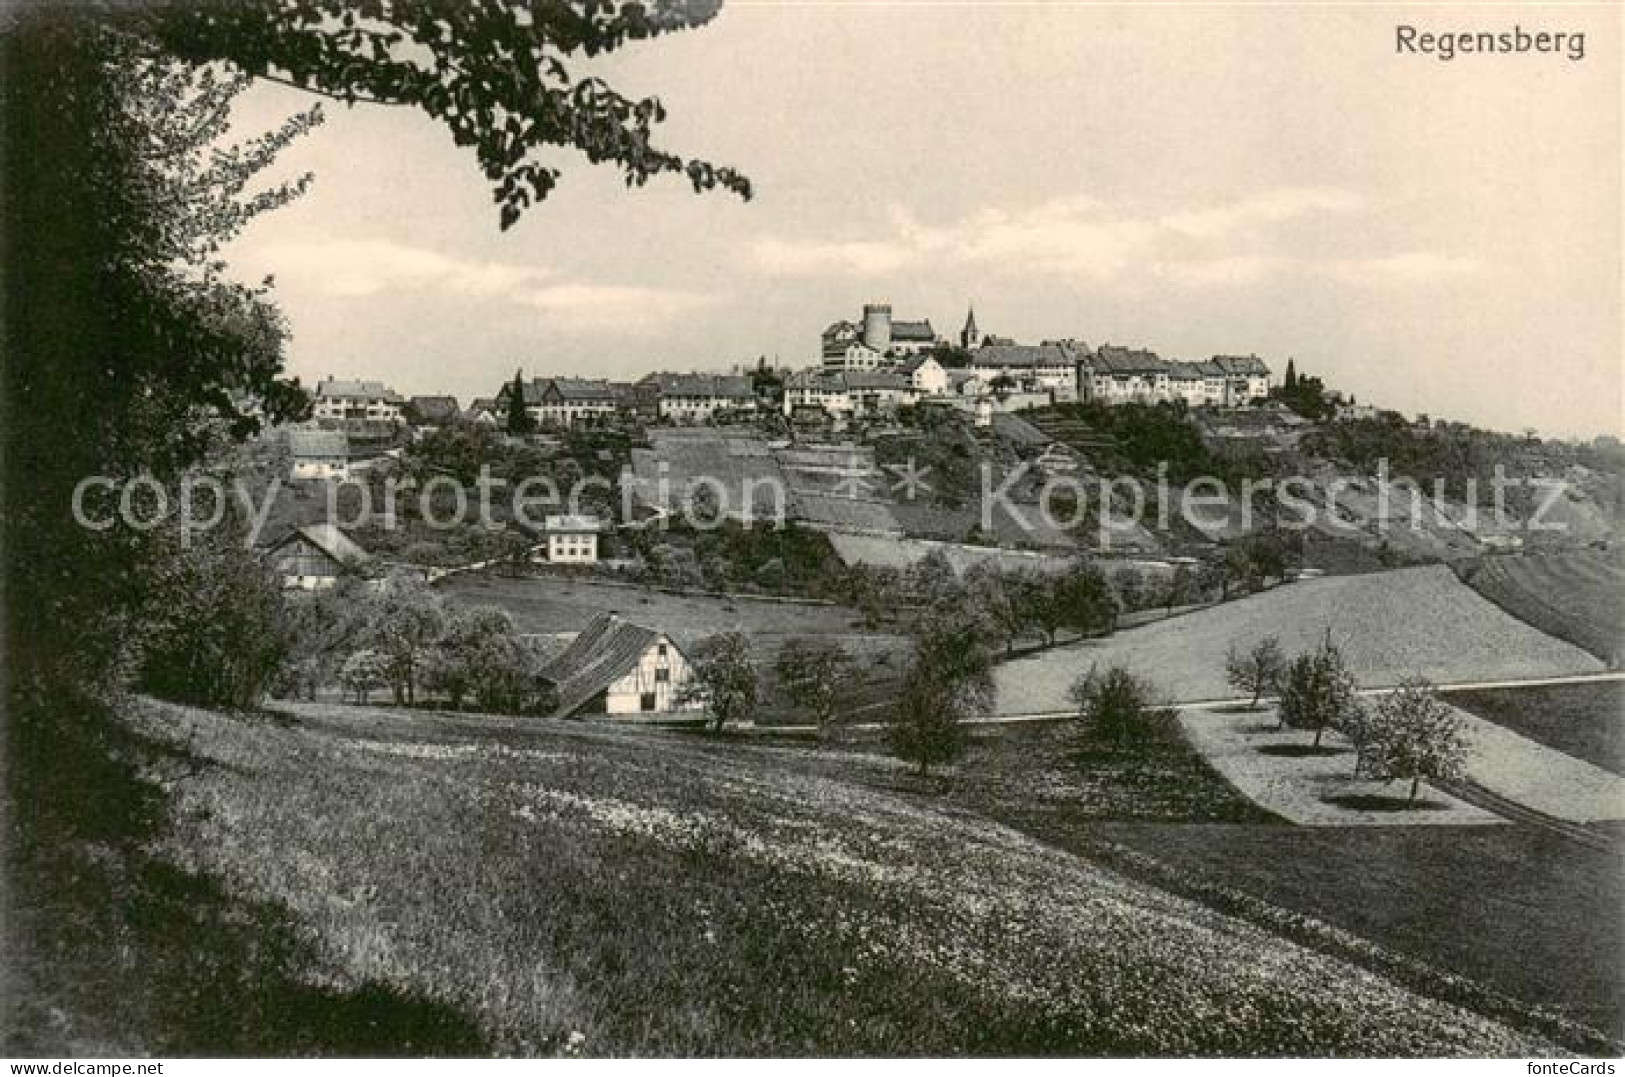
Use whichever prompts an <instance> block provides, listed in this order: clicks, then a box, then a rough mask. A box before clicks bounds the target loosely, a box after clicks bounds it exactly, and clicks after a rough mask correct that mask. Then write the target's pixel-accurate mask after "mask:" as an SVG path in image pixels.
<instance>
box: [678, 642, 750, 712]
mask: <svg viewBox="0 0 1625 1077" xmlns="http://www.w3.org/2000/svg"><path fill="white" fill-rule="evenodd" d="M760 694H761V686H760V684H759V683H758V680H757V677H756V665H755V663H754V662H752V661H751V654H750V640H749V639H748V638H747V637H746V636H745V634H744V633H743V632H737V631H736V632H723V633H721V634H719V635H715V636H712V637H711V638H710V639H707V640H705V641H704V642H702V643H701V644H700V646H699V647H698V648H697V649H696V652H695V655H694V660H693V662H692V663H691V668H690V671H689V681H688V683H687V684H685V685H684V686H683V687H682V689H681V690H680V691H679V692H678V699H679V700H680V701H681V702H683V703H703V704H705V708H706V710H708V711H710V712H711V720H712V722H713V723H715V724H714V725H713V726H712V728H713V729H714V730H716V731H717V732H721V731H722V729H723V727H724V726H726V725H727V724H728V723H729V722H740V721H743V720H744V719H746V718H749V717H750V716H751V715H752V714H753V713H754V712H755V710H756V705H757V702H758V701H759V699H760Z"/></svg>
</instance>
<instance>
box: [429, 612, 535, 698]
mask: <svg viewBox="0 0 1625 1077" xmlns="http://www.w3.org/2000/svg"><path fill="white" fill-rule="evenodd" d="M513 635H514V626H513V618H511V617H509V616H508V615H507V613H505V612H504V611H502V610H499V609H496V608H494V607H490V606H477V607H474V608H472V609H460V610H453V611H451V612H450V613H448V614H446V616H445V619H444V622H443V624H442V627H441V631H440V635H439V638H438V639H436V640H435V643H434V649H433V650H432V652H431V653H430V654H429V656H428V658H427V660H426V661H425V664H424V669H423V684H424V687H426V688H428V689H430V690H431V691H435V692H439V693H441V694H443V695H445V696H446V698H447V699H449V700H450V701H451V705H452V707H454V708H460V707H462V705H463V701H464V700H465V699H467V698H468V697H469V696H470V695H472V694H475V693H477V692H478V690H479V689H480V687H481V686H482V685H484V684H485V683H487V682H488V681H491V680H501V679H504V675H505V674H506V673H507V672H509V671H508V670H506V669H503V668H502V667H503V663H502V662H501V661H500V659H501V657H502V655H501V653H500V651H501V648H499V647H495V646H493V641H494V640H502V639H508V638H511V637H512V636H513ZM493 659H497V661H495V662H493V661H492V660H493ZM493 667H495V668H493Z"/></svg>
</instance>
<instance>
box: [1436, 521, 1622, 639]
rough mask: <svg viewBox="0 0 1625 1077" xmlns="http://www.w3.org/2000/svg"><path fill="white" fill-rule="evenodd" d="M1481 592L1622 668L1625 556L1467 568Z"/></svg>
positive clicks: (1522, 560)
mask: <svg viewBox="0 0 1625 1077" xmlns="http://www.w3.org/2000/svg"><path fill="white" fill-rule="evenodd" d="M1460 571H1461V574H1462V578H1463V579H1464V580H1466V582H1467V583H1468V584H1469V585H1470V586H1471V587H1472V588H1473V589H1474V590H1475V591H1477V592H1478V593H1479V594H1481V595H1483V596H1484V597H1485V598H1487V599H1489V600H1490V601H1491V602H1494V603H1495V604H1496V605H1497V606H1500V607H1501V608H1502V609H1504V610H1506V611H1507V612H1509V613H1511V614H1512V615H1513V616H1515V617H1518V618H1520V619H1522V620H1524V621H1527V622H1529V623H1530V624H1532V625H1534V626H1535V627H1536V628H1538V629H1540V630H1541V631H1542V632H1546V633H1549V634H1551V635H1553V636H1556V637H1557V638H1558V639H1565V640H1568V641H1569V642H1570V643H1572V644H1574V645H1575V646H1577V647H1583V648H1585V649H1586V650H1587V651H1590V652H1591V653H1592V654H1594V655H1596V656H1597V657H1598V658H1601V659H1602V660H1603V661H1605V662H1607V663H1608V664H1609V665H1610V666H1614V667H1617V666H1619V664H1620V661H1621V658H1622V655H1625V650H1622V648H1625V558H1621V556H1620V555H1619V554H1617V553H1607V552H1604V551H1599V550H1575V551H1571V552H1567V553H1554V554H1541V555H1530V556H1527V557H1487V558H1484V559H1483V560H1481V561H1477V562H1474V563H1472V564H1470V565H1467V566H1464V567H1463V568H1462V569H1461V570H1460Z"/></svg>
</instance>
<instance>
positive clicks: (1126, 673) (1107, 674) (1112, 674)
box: [1067, 665, 1173, 747]
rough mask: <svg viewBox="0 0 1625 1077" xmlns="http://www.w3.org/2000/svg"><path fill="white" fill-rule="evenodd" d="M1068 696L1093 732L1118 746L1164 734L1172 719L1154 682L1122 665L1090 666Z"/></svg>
mask: <svg viewBox="0 0 1625 1077" xmlns="http://www.w3.org/2000/svg"><path fill="white" fill-rule="evenodd" d="M1067 696H1068V698H1069V699H1071V701H1072V704H1073V705H1074V706H1075V707H1077V709H1078V717H1079V718H1081V719H1082V720H1083V722H1084V724H1085V725H1086V726H1087V727H1088V729H1089V730H1090V732H1091V733H1092V734H1094V735H1095V736H1098V737H1100V738H1102V739H1104V740H1106V741H1107V742H1109V743H1111V744H1113V745H1116V746H1117V747H1126V746H1130V745H1133V744H1137V743H1145V742H1146V741H1149V740H1154V739H1158V738H1162V737H1165V736H1167V735H1168V731H1169V729H1170V728H1171V724H1172V722H1173V712H1172V711H1170V710H1168V709H1167V708H1166V707H1163V706H1160V705H1159V704H1158V702H1157V699H1156V692H1155V690H1154V689H1153V688H1152V686H1151V683H1150V682H1149V681H1147V680H1145V679H1144V678H1142V677H1140V676H1138V675H1136V674H1135V673H1134V672H1132V671H1131V670H1129V669H1127V668H1125V667H1123V666H1116V665H1114V666H1109V667H1107V668H1106V669H1104V670H1102V669H1099V668H1098V667H1095V666H1091V667H1089V671H1088V672H1087V673H1084V674H1082V675H1081V676H1079V677H1078V679H1077V680H1075V681H1073V682H1072V685H1071V687H1070V688H1069V689H1068V690H1067Z"/></svg>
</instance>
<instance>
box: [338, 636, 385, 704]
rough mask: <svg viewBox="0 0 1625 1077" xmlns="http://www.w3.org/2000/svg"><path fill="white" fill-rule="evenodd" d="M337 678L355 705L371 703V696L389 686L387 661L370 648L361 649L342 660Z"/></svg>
mask: <svg viewBox="0 0 1625 1077" xmlns="http://www.w3.org/2000/svg"><path fill="white" fill-rule="evenodd" d="M339 676H340V678H341V679H342V681H343V684H344V689H345V691H346V692H349V693H350V695H351V696H353V697H354V698H355V701H356V702H357V703H360V704H363V705H365V704H368V703H371V702H372V694H373V693H374V692H376V691H378V690H379V689H380V688H383V687H385V686H387V685H388V684H389V659H388V658H385V657H384V656H383V655H381V654H379V653H378V652H377V651H374V650H372V649H371V648H362V649H361V650H359V651H356V652H354V653H353V654H351V655H350V656H349V657H348V658H346V659H345V660H344V667H343V668H342V669H341V670H340V671H339Z"/></svg>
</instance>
